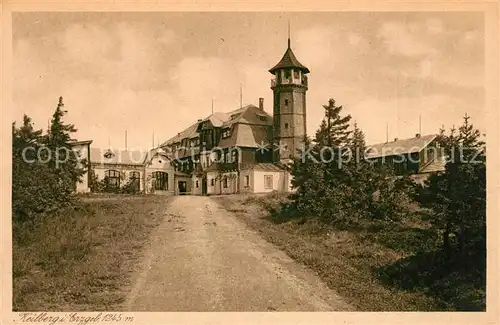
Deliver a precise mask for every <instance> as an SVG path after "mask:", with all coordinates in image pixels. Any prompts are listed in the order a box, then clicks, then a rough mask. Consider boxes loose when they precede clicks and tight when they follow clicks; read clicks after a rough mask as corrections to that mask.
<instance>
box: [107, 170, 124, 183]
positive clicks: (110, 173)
mask: <svg viewBox="0 0 500 325" xmlns="http://www.w3.org/2000/svg"><path fill="white" fill-rule="evenodd" d="M104 179H106V181H107V182H108V184H109V185H111V186H116V187H120V172H119V171H117V170H107V171H105V172H104Z"/></svg>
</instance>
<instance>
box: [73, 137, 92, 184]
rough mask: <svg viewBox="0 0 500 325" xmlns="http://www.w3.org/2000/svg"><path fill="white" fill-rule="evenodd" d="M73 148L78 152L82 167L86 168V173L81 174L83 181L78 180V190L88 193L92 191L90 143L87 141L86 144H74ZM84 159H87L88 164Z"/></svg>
mask: <svg viewBox="0 0 500 325" xmlns="http://www.w3.org/2000/svg"><path fill="white" fill-rule="evenodd" d="M72 150H73V151H74V152H75V153H76V156H77V159H78V162H79V163H80V164H81V165H80V168H83V169H84V170H85V173H84V174H83V175H82V176H81V181H82V182H81V183H80V182H77V183H76V192H77V193H88V192H90V184H89V181H90V179H89V178H90V173H89V166H90V162H89V158H88V154H89V152H90V144H89V143H85V144H79V145H74V146H72ZM84 160H86V164H83V163H84Z"/></svg>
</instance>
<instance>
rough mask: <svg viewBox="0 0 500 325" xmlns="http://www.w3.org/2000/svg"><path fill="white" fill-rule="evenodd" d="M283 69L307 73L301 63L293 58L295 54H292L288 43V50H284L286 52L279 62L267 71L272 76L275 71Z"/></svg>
mask: <svg viewBox="0 0 500 325" xmlns="http://www.w3.org/2000/svg"><path fill="white" fill-rule="evenodd" d="M284 68H297V69H300V70H302V71H303V72H304V73H309V69H308V68H306V67H305V66H304V65H303V64H302V63H300V62H299V60H297V58H296V57H295V54H293V51H292V49H291V48H290V42H288V48H287V49H286V52H285V54H284V55H283V57H282V58H281V60H280V62H278V64H276V65H275V66H274V67H272V68H271V69H269V72H271V73H272V74H274V72H275V71H276V70H278V69H284Z"/></svg>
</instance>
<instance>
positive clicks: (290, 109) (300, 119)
mask: <svg viewBox="0 0 500 325" xmlns="http://www.w3.org/2000/svg"><path fill="white" fill-rule="evenodd" d="M269 72H270V73H272V74H273V75H274V78H273V79H272V80H271V89H272V90H273V94H274V103H273V144H274V145H275V148H278V146H279V148H280V149H279V150H276V151H275V152H274V160H275V161H282V162H286V161H288V160H289V159H290V158H291V157H292V156H297V155H298V154H299V152H298V151H297V150H298V149H302V144H303V143H304V140H305V137H306V91H307V74H308V73H309V69H308V68H306V67H305V66H304V65H302V64H301V63H300V62H299V61H298V60H297V58H296V57H295V55H294V54H293V51H292V48H291V47H290V36H288V48H287V50H286V52H285V54H284V55H283V58H281V60H280V62H279V63H278V64H276V65H275V66H274V67H273V68H271V69H270V70H269Z"/></svg>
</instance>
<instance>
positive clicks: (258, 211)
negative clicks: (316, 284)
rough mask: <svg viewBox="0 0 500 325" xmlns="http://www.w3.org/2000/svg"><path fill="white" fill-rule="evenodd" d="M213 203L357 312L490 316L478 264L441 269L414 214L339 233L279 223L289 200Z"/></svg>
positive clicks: (313, 224)
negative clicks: (463, 312)
mask: <svg viewBox="0 0 500 325" xmlns="http://www.w3.org/2000/svg"><path fill="white" fill-rule="evenodd" d="M214 199H215V200H217V201H218V202H219V203H221V204H222V205H223V206H225V208H226V209H227V210H229V211H232V212H234V213H235V214H236V215H237V216H239V217H240V218H241V219H242V220H244V221H245V222H246V223H247V224H248V225H249V226H251V227H252V228H253V229H255V230H257V231H258V232H259V233H260V234H261V235H262V236H263V237H264V238H265V239H266V240H268V241H270V242H272V243H274V244H275V245H277V246H278V247H279V248H280V249H282V250H283V251H285V252H286V253H287V254H288V255H289V256H291V257H292V258H294V259H295V260H297V261H299V262H301V263H303V264H305V265H307V266H308V267H310V268H311V269H312V270H314V271H315V272H316V273H317V274H318V275H319V276H320V277H321V278H322V279H323V280H324V281H325V283H327V285H328V286H329V287H330V288H332V289H333V290H335V291H336V292H338V293H339V294H340V295H341V296H343V297H344V299H346V301H347V302H348V303H350V304H351V305H353V306H355V307H356V308H357V309H358V310H363V311H437V310H443V311H445V310H485V290H484V288H485V286H484V274H477V272H475V271H474V270H475V269H476V268H477V265H476V264H474V263H476V262H477V261H471V265H461V264H460V265H456V264H453V263H442V262H440V261H442V258H441V256H440V254H439V249H438V246H439V245H440V241H439V240H440V238H439V235H438V234H437V233H436V232H435V231H433V230H432V229H431V228H430V227H429V225H428V224H427V222H426V221H425V219H426V217H427V218H429V217H431V215H430V214H429V212H426V211H423V210H421V209H419V208H418V207H416V206H415V207H413V209H410V210H412V211H413V212H412V213H411V214H410V215H408V217H407V218H406V219H405V220H404V221H402V222H397V223H389V222H383V221H380V222H374V221H371V222H366V224H364V225H360V224H358V225H356V226H352V227H344V228H343V229H338V228H336V227H334V226H327V225H325V224H323V223H321V222H319V221H318V220H314V219H308V220H288V219H287V218H286V216H282V215H280V213H279V207H280V202H283V201H284V200H286V195H284V194H279V193H272V194H269V195H265V196H261V195H260V196H244V195H232V196H222V197H215V198H214ZM481 279H482V280H481Z"/></svg>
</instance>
